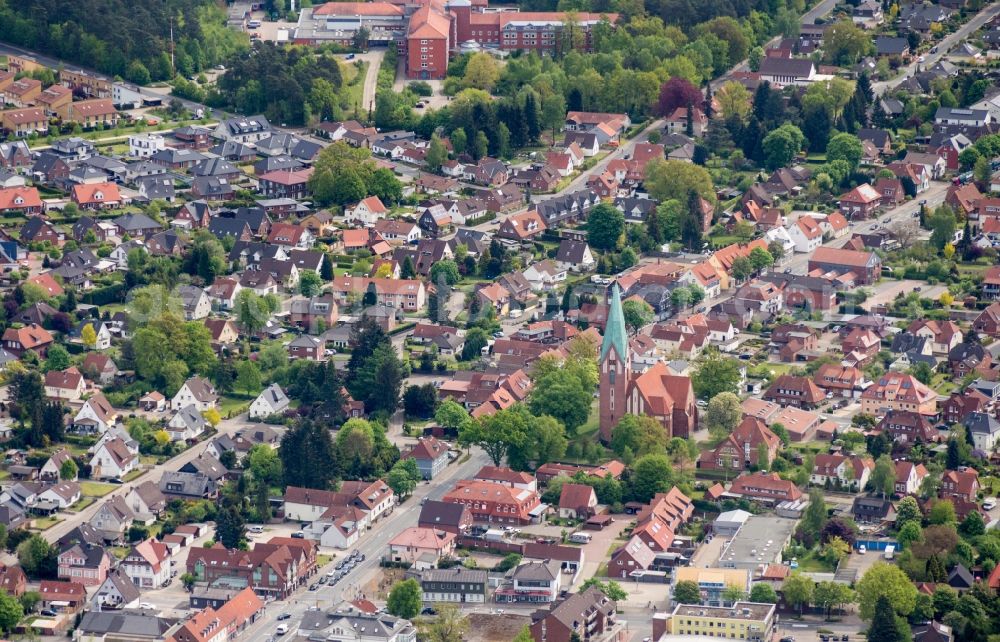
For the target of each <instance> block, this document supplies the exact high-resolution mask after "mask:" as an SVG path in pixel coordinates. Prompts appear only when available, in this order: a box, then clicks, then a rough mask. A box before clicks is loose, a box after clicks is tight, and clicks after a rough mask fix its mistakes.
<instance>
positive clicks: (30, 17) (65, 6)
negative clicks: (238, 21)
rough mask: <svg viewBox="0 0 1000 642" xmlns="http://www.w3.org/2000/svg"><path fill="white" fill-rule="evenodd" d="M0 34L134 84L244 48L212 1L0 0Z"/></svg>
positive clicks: (192, 69) (191, 69)
mask: <svg viewBox="0 0 1000 642" xmlns="http://www.w3.org/2000/svg"><path fill="white" fill-rule="evenodd" d="M171 27H173V35H174V66H175V68H173V67H171V64H170V30H171ZM0 40H2V41H3V42H7V43H10V44H14V45H20V46H22V47H26V48H28V49H31V50H34V51H38V52H41V53H45V54H49V55H52V56H54V57H57V58H60V59H62V60H66V61H67V62H72V63H76V64H78V65H82V66H84V67H87V68H91V69H96V70H97V71H101V72H104V73H106V74H109V75H112V76H121V77H123V78H125V79H126V80H131V81H133V82H138V83H143V82H149V81H150V80H153V81H155V80H168V79H170V78H172V77H173V76H174V75H175V72H176V73H178V74H181V75H184V76H190V75H191V74H195V73H198V72H199V71H201V70H202V69H206V68H209V67H211V66H212V65H215V64H218V63H220V62H223V61H224V60H226V59H228V58H229V57H230V56H231V55H232V54H234V53H235V52H237V51H241V50H245V49H246V48H247V46H248V39H247V37H246V34H242V33H238V32H236V31H233V30H231V29H228V28H227V27H226V14H225V13H224V11H223V10H222V9H221V8H220V7H219V6H218V4H217V3H216V2H214V1H213V0H162V1H159V2H131V1H130V0H74V1H72V2H70V1H69V0H32V2H21V1H15V2H4V1H0Z"/></svg>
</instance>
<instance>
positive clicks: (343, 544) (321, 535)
mask: <svg viewBox="0 0 1000 642" xmlns="http://www.w3.org/2000/svg"><path fill="white" fill-rule="evenodd" d="M363 520H364V517H363V515H362V514H361V511H360V510H359V509H357V508H349V507H344V508H342V509H333V510H331V511H328V513H327V514H324V515H323V516H322V517H320V518H319V519H317V520H315V521H314V522H313V523H312V524H311V525H310V526H309V533H310V536H311V538H312V539H318V540H319V545H320V546H325V547H328V548H339V549H341V550H344V549H348V548H350V547H351V546H354V545H355V544H356V543H357V542H358V539H360V538H361V528H362V523H363ZM317 536H318V537H317Z"/></svg>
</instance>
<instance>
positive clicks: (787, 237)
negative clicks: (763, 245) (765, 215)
mask: <svg viewBox="0 0 1000 642" xmlns="http://www.w3.org/2000/svg"><path fill="white" fill-rule="evenodd" d="M764 240H766V241H767V242H768V244H771V243H773V242H775V241H777V242H778V243H781V249H782V250H784V251H785V254H790V253H791V252H792V251H794V250H795V241H793V240H792V235H791V234H789V233H788V230H787V229H785V227H784V226H782V225H778V226H776V227H772V228H771V229H769V230H768V231H766V232H764Z"/></svg>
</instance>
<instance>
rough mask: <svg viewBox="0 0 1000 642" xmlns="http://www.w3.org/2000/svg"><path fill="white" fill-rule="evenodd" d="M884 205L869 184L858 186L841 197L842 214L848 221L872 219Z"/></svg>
mask: <svg viewBox="0 0 1000 642" xmlns="http://www.w3.org/2000/svg"><path fill="white" fill-rule="evenodd" d="M881 204H882V197H881V195H880V194H879V193H878V191H877V190H876V189H875V188H874V187H872V186H871V185H870V184H869V183H863V184H861V185H858V186H857V187H855V188H854V189H852V190H851V191H849V192H847V193H846V194H844V195H842V196H841V197H840V201H839V207H840V213H841V214H843V215H844V217H845V218H847V219H848V220H852V221H856V220H861V219H867V218H871V217H872V216H873V215H874V214H875V212H876V211H877V210H878V208H879V207H880V205H881Z"/></svg>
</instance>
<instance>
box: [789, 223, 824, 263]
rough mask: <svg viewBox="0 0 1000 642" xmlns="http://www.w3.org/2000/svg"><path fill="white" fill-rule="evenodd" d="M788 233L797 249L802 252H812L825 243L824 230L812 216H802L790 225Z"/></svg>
mask: <svg viewBox="0 0 1000 642" xmlns="http://www.w3.org/2000/svg"><path fill="white" fill-rule="evenodd" d="M788 235H789V236H790V237H791V239H792V242H793V243H794V244H795V251H796V252H799V253H801V254H810V253H812V252H813V250H815V249H816V248H818V247H819V246H820V245H822V244H823V230H822V228H820V226H819V223H817V222H816V219H814V218H812V217H811V216H800V217H799V220H797V221H795V223H793V224H792V225H789V226H788Z"/></svg>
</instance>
